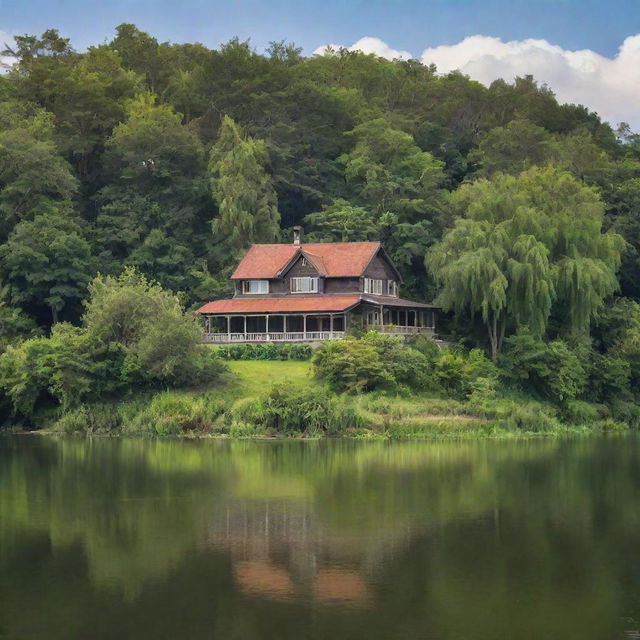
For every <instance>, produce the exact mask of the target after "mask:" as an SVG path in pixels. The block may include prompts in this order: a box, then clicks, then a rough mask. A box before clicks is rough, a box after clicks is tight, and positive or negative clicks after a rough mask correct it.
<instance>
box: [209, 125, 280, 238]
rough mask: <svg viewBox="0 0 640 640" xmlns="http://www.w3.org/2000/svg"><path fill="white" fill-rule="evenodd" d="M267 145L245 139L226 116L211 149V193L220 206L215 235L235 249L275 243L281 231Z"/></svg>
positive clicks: (236, 126)
mask: <svg viewBox="0 0 640 640" xmlns="http://www.w3.org/2000/svg"><path fill="white" fill-rule="evenodd" d="M267 160H268V158H267V153H266V149H265V145H264V142H262V141H261V140H253V139H252V138H250V137H248V136H245V135H244V134H243V132H242V130H241V129H240V127H238V125H237V124H236V123H235V122H234V121H233V120H232V119H231V118H229V117H228V116H225V117H224V119H223V121H222V127H221V129H220V136H219V138H218V140H217V142H216V143H215V144H214V145H213V147H212V149H211V155H210V157H209V175H210V179H211V192H212V194H213V197H214V199H215V200H216V202H217V204H218V209H219V212H220V213H219V217H218V218H217V219H215V220H214V223H213V230H214V234H216V235H217V234H220V235H222V236H223V237H225V238H226V239H227V240H228V242H229V244H230V245H231V247H233V248H234V249H243V248H246V247H248V246H249V245H251V244H253V243H254V242H272V241H274V240H275V239H276V238H277V236H278V232H279V226H278V225H279V222H280V214H279V213H278V208H277V197H276V193H275V191H274V189H273V186H272V184H271V180H270V178H269V175H268V174H267V172H266V165H267Z"/></svg>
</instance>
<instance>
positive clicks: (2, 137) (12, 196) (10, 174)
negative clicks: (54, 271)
mask: <svg viewBox="0 0 640 640" xmlns="http://www.w3.org/2000/svg"><path fill="white" fill-rule="evenodd" d="M76 191H77V181H76V179H75V178H74V176H73V173H72V171H71V167H70V166H69V164H68V163H67V162H66V161H65V160H64V159H63V158H62V157H61V156H60V154H59V153H58V150H57V149H56V146H55V143H54V142H53V124H52V118H51V115H50V114H48V113H46V112H45V111H43V110H40V109H36V110H34V111H31V112H30V110H29V109H27V108H21V105H19V104H16V103H15V102H6V103H0V218H1V220H2V222H1V223H0V238H3V239H4V238H6V237H7V235H8V234H9V232H10V231H11V230H12V228H13V227H14V225H15V224H16V223H18V222H20V221H21V220H33V218H34V217H35V216H36V215H38V214H39V213H43V212H44V211H47V210H49V209H50V208H51V207H52V206H54V205H57V204H64V203H68V202H69V201H70V199H71V198H72V197H73V196H74V195H75V193H76Z"/></svg>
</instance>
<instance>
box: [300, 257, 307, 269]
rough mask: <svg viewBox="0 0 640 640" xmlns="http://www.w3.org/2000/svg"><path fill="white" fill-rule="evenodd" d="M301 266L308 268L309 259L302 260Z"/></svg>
mask: <svg viewBox="0 0 640 640" xmlns="http://www.w3.org/2000/svg"><path fill="white" fill-rule="evenodd" d="M300 264H301V265H302V266H303V267H306V266H307V264H308V263H307V259H306V258H302V259H301V260H300Z"/></svg>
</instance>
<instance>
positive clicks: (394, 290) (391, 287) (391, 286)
mask: <svg viewBox="0 0 640 640" xmlns="http://www.w3.org/2000/svg"><path fill="white" fill-rule="evenodd" d="M387 295H388V296H393V297H394V298H397V297H398V283H397V282H396V281H395V280H387Z"/></svg>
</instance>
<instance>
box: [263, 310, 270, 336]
mask: <svg viewBox="0 0 640 640" xmlns="http://www.w3.org/2000/svg"><path fill="white" fill-rule="evenodd" d="M264 331H265V333H266V334H267V340H268V339H269V314H268V313H267V314H266V315H265V317H264Z"/></svg>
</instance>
